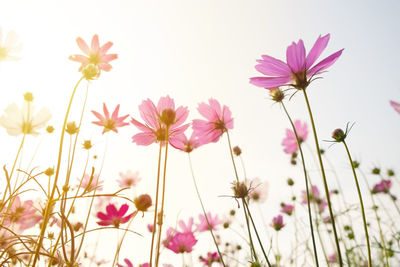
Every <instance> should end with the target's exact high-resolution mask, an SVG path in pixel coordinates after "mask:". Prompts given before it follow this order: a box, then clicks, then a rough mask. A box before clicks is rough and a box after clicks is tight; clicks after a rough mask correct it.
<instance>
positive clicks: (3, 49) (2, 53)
mask: <svg viewBox="0 0 400 267" xmlns="http://www.w3.org/2000/svg"><path fill="white" fill-rule="evenodd" d="M21 50H22V44H18V36H17V34H16V33H15V32H14V31H10V32H8V33H7V35H6V36H5V39H4V42H3V32H2V30H1V27H0V62H1V61H6V60H18V59H19V57H17V56H15V54H14V53H18V52H20V51H21Z"/></svg>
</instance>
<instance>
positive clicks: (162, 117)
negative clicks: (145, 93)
mask: <svg viewBox="0 0 400 267" xmlns="http://www.w3.org/2000/svg"><path fill="white" fill-rule="evenodd" d="M139 111H140V116H141V117H142V119H143V120H144V121H145V124H142V123H140V122H138V121H137V120H135V119H133V118H132V120H131V123H132V124H133V125H135V126H136V127H137V128H138V129H139V130H141V131H142V132H141V133H138V134H135V135H134V136H133V137H132V142H134V143H136V144H137V145H142V146H148V145H150V144H152V143H154V142H157V143H158V142H162V144H165V142H166V141H169V142H171V143H173V142H174V140H173V139H175V138H177V137H178V136H180V135H181V134H182V133H183V132H184V131H185V130H186V129H187V128H188V127H189V124H184V125H182V124H183V123H184V122H185V120H186V118H187V116H188V114H189V111H188V110H187V108H186V107H182V106H180V107H178V108H177V109H175V103H174V100H173V99H172V98H170V97H169V96H166V97H161V98H160V100H159V101H158V104H157V107H156V106H155V105H154V103H153V102H152V101H151V100H150V99H147V100H144V101H143V102H142V104H141V105H140V106H139Z"/></svg>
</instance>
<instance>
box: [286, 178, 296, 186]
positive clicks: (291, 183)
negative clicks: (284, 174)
mask: <svg viewBox="0 0 400 267" xmlns="http://www.w3.org/2000/svg"><path fill="white" fill-rule="evenodd" d="M286 182H287V184H288V185H289V186H293V185H294V181H293V179H292V178H288V179H287V181H286Z"/></svg>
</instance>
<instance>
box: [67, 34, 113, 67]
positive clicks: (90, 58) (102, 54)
mask: <svg viewBox="0 0 400 267" xmlns="http://www.w3.org/2000/svg"><path fill="white" fill-rule="evenodd" d="M76 42H77V44H78V46H79V48H80V49H81V50H82V52H83V53H84V54H85V55H72V56H70V57H69V59H71V60H73V61H76V62H79V63H81V66H80V68H79V71H82V70H83V69H84V68H85V67H86V66H88V65H89V64H93V65H94V66H96V67H97V68H98V69H99V70H100V71H101V70H104V71H110V70H111V65H110V63H109V62H110V61H112V60H114V59H117V58H118V55H117V54H107V52H108V50H109V49H110V48H111V46H112V45H113V43H112V42H107V43H105V44H104V45H102V46H100V44H99V36H98V35H97V34H95V35H93V38H92V44H91V47H90V48H89V46H88V45H87V44H86V42H85V41H84V40H83V39H82V38H80V37H78V38H77V39H76ZM99 74H100V72H99Z"/></svg>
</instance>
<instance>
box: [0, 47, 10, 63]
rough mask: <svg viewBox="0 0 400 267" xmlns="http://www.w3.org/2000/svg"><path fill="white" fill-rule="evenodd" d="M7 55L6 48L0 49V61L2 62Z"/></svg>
mask: <svg viewBox="0 0 400 267" xmlns="http://www.w3.org/2000/svg"><path fill="white" fill-rule="evenodd" d="M7 55H8V49H7V48H6V47H0V60H4V59H5V58H6V57H7Z"/></svg>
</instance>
